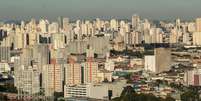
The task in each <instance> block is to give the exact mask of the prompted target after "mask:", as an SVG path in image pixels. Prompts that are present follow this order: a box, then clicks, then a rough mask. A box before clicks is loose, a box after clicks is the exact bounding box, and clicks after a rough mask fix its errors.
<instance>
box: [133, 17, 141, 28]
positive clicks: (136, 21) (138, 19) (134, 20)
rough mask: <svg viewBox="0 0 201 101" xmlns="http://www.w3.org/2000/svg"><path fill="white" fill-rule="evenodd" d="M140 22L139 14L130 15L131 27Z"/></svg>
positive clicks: (136, 25)
mask: <svg viewBox="0 0 201 101" xmlns="http://www.w3.org/2000/svg"><path fill="white" fill-rule="evenodd" d="M139 24H140V16H138V15H133V16H132V28H134V29H137V28H138V27H139Z"/></svg>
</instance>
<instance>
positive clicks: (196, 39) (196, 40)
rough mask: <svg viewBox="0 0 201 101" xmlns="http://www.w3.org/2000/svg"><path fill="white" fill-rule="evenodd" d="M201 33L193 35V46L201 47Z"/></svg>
mask: <svg viewBox="0 0 201 101" xmlns="http://www.w3.org/2000/svg"><path fill="white" fill-rule="evenodd" d="M200 39H201V32H194V33H193V45H201V40H200Z"/></svg>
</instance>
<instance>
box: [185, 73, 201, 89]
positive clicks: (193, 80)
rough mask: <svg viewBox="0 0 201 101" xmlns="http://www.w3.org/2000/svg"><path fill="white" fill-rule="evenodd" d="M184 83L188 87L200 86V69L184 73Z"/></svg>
mask: <svg viewBox="0 0 201 101" xmlns="http://www.w3.org/2000/svg"><path fill="white" fill-rule="evenodd" d="M184 83H185V84H186V85H188V86H190V85H191V86H200V85H201V69H194V70H190V71H187V72H185V74H184Z"/></svg>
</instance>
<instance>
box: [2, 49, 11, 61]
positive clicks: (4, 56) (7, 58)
mask: <svg viewBox="0 0 201 101" xmlns="http://www.w3.org/2000/svg"><path fill="white" fill-rule="evenodd" d="M10 57H11V56H10V47H1V46H0V62H10Z"/></svg>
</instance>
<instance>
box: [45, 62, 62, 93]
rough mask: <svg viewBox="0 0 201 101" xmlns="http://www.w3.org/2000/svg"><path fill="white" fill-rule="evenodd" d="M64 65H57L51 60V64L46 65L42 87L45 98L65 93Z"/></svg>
mask: <svg viewBox="0 0 201 101" xmlns="http://www.w3.org/2000/svg"><path fill="white" fill-rule="evenodd" d="M62 68H63V65H60V64H56V60H51V64H47V65H44V67H43V72H42V87H43V88H44V90H45V96H54V94H55V93H60V92H62V91H63V75H64V74H63V72H62V71H63V69H62Z"/></svg>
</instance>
